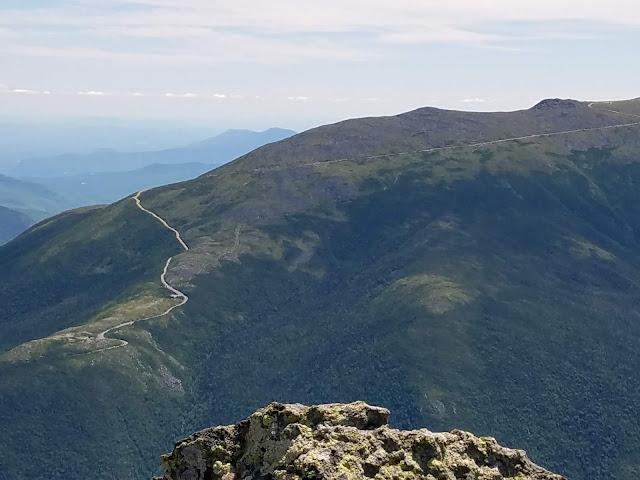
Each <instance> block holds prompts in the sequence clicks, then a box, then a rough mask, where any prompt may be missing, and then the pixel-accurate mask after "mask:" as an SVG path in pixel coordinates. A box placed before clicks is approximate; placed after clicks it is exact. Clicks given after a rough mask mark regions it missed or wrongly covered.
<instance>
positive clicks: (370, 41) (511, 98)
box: [0, 0, 640, 130]
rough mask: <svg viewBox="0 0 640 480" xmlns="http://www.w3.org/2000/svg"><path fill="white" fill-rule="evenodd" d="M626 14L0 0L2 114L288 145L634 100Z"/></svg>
mask: <svg viewBox="0 0 640 480" xmlns="http://www.w3.org/2000/svg"><path fill="white" fill-rule="evenodd" d="M638 45H640V2H639V1H638V0H607V1H606V2H604V1H602V0H597V1H594V0H535V1H533V0H445V1H442V0H440V1H435V0H393V1H389V0H323V1H316V2H309V1H307V0H128V1H127V0H0V115H3V116H15V117H27V118H53V119H55V118H78V117H92V118H103V117H104V118H119V119H156V120H157V119H171V120H173V121H185V122H186V121H191V122H194V121H195V122H201V123H208V122H210V123H212V124H216V125H223V124H224V125H226V126H228V127H245V128H267V127H269V126H273V125H278V126H283V127H290V128H294V129H297V130H301V129H304V128H308V127H311V126H314V125H318V124H321V123H326V122H330V121H336V120H340V119H343V118H350V117H359V116H367V115H387V114H395V113H399V112H402V111H407V110H411V109H414V108H418V107H422V106H427V105H429V106H437V107H441V108H451V109H459V110H514V109H519V108H528V107H530V106H531V105H533V104H535V103H536V102H538V101H539V100H541V99H543V98H549V97H562V98H577V99H584V100H605V99H621V98H633V97H639V96H640V61H638V53H637V46H638Z"/></svg>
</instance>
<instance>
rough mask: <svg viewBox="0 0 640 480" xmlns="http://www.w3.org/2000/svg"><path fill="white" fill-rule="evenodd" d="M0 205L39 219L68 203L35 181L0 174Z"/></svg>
mask: <svg viewBox="0 0 640 480" xmlns="http://www.w3.org/2000/svg"><path fill="white" fill-rule="evenodd" d="M0 205H2V206H4V207H7V208H11V209H13V210H17V211H20V212H22V213H24V214H26V215H27V216H28V217H30V218H31V219H32V220H33V221H40V220H42V219H43V218H46V217H49V216H51V215H53V214H55V213H58V212H60V211H61V210H64V209H66V208H70V205H69V203H68V202H67V201H66V200H65V199H64V198H63V197H61V196H60V195H58V194H57V193H55V192H53V191H51V190H49V189H47V188H46V187H44V186H42V185H40V184H38V183H35V182H27V181H24V180H18V179H16V178H11V177H8V176H6V175H2V174H0Z"/></svg>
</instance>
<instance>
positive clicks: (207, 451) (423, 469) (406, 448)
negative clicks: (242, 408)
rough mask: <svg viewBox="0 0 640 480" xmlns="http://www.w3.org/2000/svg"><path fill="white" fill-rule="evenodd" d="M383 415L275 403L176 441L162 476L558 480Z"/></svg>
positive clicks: (518, 454) (487, 445) (360, 408)
mask: <svg viewBox="0 0 640 480" xmlns="http://www.w3.org/2000/svg"><path fill="white" fill-rule="evenodd" d="M388 418H389V411H388V410H386V409H384V408H380V407H372V406H370V405H367V404H366V403H364V402H356V403H351V404H329V405H318V406H313V407H307V406H304V405H300V404H293V405H287V404H281V403H272V404H271V405H269V406H268V407H266V408H263V409H261V410H258V411H257V412H256V413H254V414H253V415H251V416H250V417H249V418H248V419H246V420H244V421H242V422H240V423H238V424H237V425H231V426H224V427H215V428H209V429H206V430H203V431H201V432H198V433H195V434H193V435H191V436H190V437H188V438H186V439H185V440H182V441H181V442H179V443H178V444H176V446H175V448H174V450H173V452H172V453H170V454H168V455H164V456H163V457H162V463H163V467H164V471H165V473H164V476H163V477H160V479H163V480H259V479H269V480H325V479H326V480H366V479H375V480H405V479H417V480H563V479H562V477H561V476H559V475H555V474H553V473H550V472H548V471H546V470H545V469H543V468H542V467H539V466H537V465H535V464H534V463H532V462H531V461H530V460H529V459H528V458H527V456H526V454H525V452H523V451H522V450H513V449H509V448H504V447H501V446H500V445H498V443H497V442H496V440H495V439H493V438H490V437H483V438H478V437H475V436H474V435H472V434H470V433H467V432H462V431H459V430H454V431H452V432H450V433H433V432H430V431H429V430H426V429H422V430H414V431H401V430H395V429H392V428H389V426H388V425H387V421H388ZM160 479H158V480H160Z"/></svg>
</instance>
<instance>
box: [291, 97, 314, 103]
mask: <svg viewBox="0 0 640 480" xmlns="http://www.w3.org/2000/svg"><path fill="white" fill-rule="evenodd" d="M287 100H294V101H297V102H306V101H308V100H309V97H287Z"/></svg>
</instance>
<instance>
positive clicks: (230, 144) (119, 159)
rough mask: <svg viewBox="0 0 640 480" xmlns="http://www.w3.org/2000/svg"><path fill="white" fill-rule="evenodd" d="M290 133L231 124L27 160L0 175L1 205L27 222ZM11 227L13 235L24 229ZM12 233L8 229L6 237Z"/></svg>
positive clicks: (174, 178)
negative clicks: (190, 139) (132, 145)
mask: <svg viewBox="0 0 640 480" xmlns="http://www.w3.org/2000/svg"><path fill="white" fill-rule="evenodd" d="M293 134H295V132H293V131H291V130H285V129H280V128H272V129H269V130H266V131H264V132H253V131H251V130H229V131H227V132H225V133H223V134H221V135H218V136H216V137H212V138H208V139H206V140H204V141H199V142H195V143H192V144H190V145H187V146H186V147H182V148H174V149H169V150H160V151H150V152H138V153H119V152H114V151H100V152H96V153H93V154H90V155H63V156H57V157H51V158H39V159H31V160H25V161H24V162H21V163H20V164H19V165H18V166H17V167H14V168H13V169H12V170H11V171H12V173H13V174H14V175H17V176H22V178H24V180H18V179H16V178H11V177H7V176H5V175H0V205H3V206H5V207H9V208H12V209H15V210H18V211H20V212H22V213H24V214H26V215H27V216H28V217H29V218H30V219H31V220H32V221H31V223H30V224H29V225H31V224H33V223H35V222H36V221H40V220H42V219H43V218H46V217H48V216H51V215H53V214H56V213H59V212H61V211H63V210H66V209H69V208H75V207H80V206H86V205H93V204H102V203H111V202H114V201H116V200H118V199H120V198H122V197H124V196H126V195H129V194H131V193H132V192H135V191H138V190H141V189H146V188H150V187H157V186H160V185H166V184H170V183H175V182H181V181H184V180H189V179H191V178H194V177H197V176H198V175H201V174H203V173H205V172H206V171H208V170H211V169H212V168H214V167H216V166H220V165H222V164H224V163H226V162H228V161H230V160H233V159H234V158H236V157H239V156H241V155H243V154H246V153H248V152H250V151H251V150H253V149H255V148H257V147H260V146H262V145H265V144H267V143H271V142H276V141H279V140H282V139H285V138H288V137H290V136H291V135H293ZM64 172H67V174H64ZM73 172H75V173H73ZM16 225H23V223H17V224H16ZM29 225H27V226H29ZM25 228H26V227H25ZM23 230H24V229H23ZM10 231H11V232H14V235H15V234H18V233H20V232H21V231H22V230H20V228H14V229H11V230H10ZM10 238H12V237H11V236H10V235H9V234H8V233H7V235H6V238H5V241H6V240H8V239H10ZM2 243H4V242H2Z"/></svg>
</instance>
